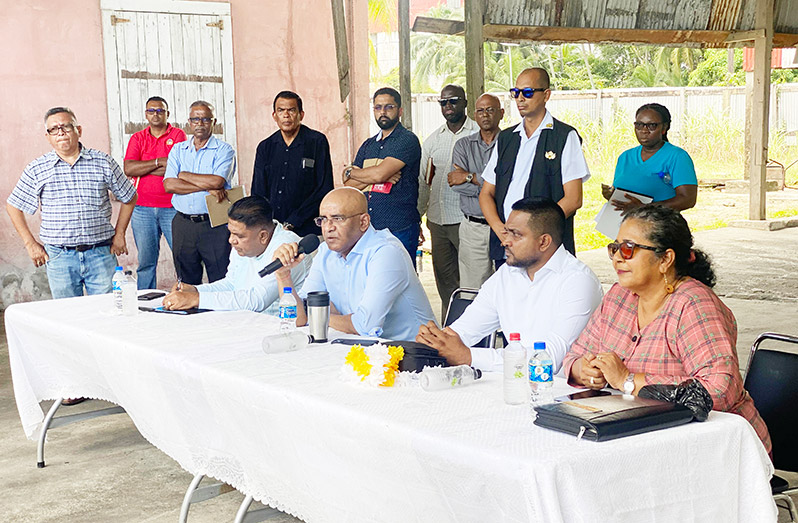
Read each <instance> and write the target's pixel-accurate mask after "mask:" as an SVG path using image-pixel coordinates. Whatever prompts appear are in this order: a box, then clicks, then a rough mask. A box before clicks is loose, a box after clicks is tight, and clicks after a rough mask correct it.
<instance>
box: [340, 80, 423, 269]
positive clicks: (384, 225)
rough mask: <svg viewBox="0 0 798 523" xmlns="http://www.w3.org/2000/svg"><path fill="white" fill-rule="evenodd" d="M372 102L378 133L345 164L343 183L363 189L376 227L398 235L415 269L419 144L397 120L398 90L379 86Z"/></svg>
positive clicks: (400, 111)
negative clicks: (353, 158)
mask: <svg viewBox="0 0 798 523" xmlns="http://www.w3.org/2000/svg"><path fill="white" fill-rule="evenodd" d="M372 102H373V104H374V105H373V108H374V119H375V120H376V121H377V126H378V127H379V128H380V132H378V133H377V134H376V135H375V136H372V137H371V138H369V139H368V140H366V141H365V142H363V145H361V146H360V149H358V151H357V155H356V156H355V161H354V162H352V165H349V166H347V167H345V168H344V171H343V183H344V185H346V186H348V187H354V188H355V189H358V190H360V191H363V194H365V195H366V200H367V201H368V212H369V216H371V223H372V224H373V225H374V228H375V229H378V230H379V229H388V230H389V231H390V232H391V234H393V235H394V236H396V237H397V238H398V239H399V241H400V242H402V245H403V246H404V248H405V250H406V251H407V253H408V255H409V256H410V260H411V261H412V264H413V266H414V267H415V265H416V249H418V237H419V232H420V230H421V217H420V216H419V214H418V207H417V206H418V165H419V160H420V158H421V144H419V142H418V138H417V137H416V135H415V134H413V133H412V132H411V131H410V130H408V129H406V128H405V127H404V126H403V125H402V123H401V122H400V121H399V118H401V116H402V97H401V96H400V95H399V93H398V92H397V91H396V89H393V88H391V87H383V88H381V89H377V91H375V92H374V98H373V99H372Z"/></svg>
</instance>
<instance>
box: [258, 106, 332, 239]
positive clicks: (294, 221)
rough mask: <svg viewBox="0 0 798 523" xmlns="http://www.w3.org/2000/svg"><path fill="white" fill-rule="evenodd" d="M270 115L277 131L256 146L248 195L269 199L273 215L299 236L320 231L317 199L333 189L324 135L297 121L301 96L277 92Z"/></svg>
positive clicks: (328, 148)
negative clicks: (249, 193)
mask: <svg viewBox="0 0 798 523" xmlns="http://www.w3.org/2000/svg"><path fill="white" fill-rule="evenodd" d="M272 108H273V111H274V112H273V113H272V118H274V121H275V122H277V126H278V127H279V129H278V130H277V131H275V133H274V134H272V135H271V136H269V137H268V138H266V139H265V140H263V141H262V142H261V143H260V144H258V149H257V152H256V153H255V169H254V171H253V173H252V194H253V195H256V196H263V197H265V198H266V199H268V200H269V201H270V202H271V204H272V206H273V208H274V218H275V219H276V220H277V221H279V222H280V223H281V224H282V225H283V227H284V228H285V229H287V230H289V231H294V232H295V233H296V234H298V235H299V236H305V235H307V234H321V229H319V228H318V227H316V224H315V223H313V219H314V218H315V217H316V216H318V215H319V204H320V203H321V200H322V198H324V196H325V195H326V194H327V193H328V192H330V191H331V190H332V189H333V177H332V161H331V160H330V144H329V143H328V142H327V137H326V136H324V135H323V134H322V133H320V132H318V131H314V130H313V129H311V128H309V127H306V126H304V125H302V119H303V118H304V117H305V112H304V111H303V110H302V98H300V97H299V95H298V94H296V93H294V92H292V91H281V92H279V93H277V96H276V97H275V98H274V102H273V103H272Z"/></svg>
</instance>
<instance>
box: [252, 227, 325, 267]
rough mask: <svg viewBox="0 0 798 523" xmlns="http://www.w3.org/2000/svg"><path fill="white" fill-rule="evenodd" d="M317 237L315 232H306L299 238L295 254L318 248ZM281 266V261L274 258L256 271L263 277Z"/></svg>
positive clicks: (309, 251)
mask: <svg viewBox="0 0 798 523" xmlns="http://www.w3.org/2000/svg"><path fill="white" fill-rule="evenodd" d="M319 243H320V242H319V237H318V236H316V235H315V234H308V235H307V236H305V237H304V238H302V239H301V240H299V246H298V247H299V248H298V249H297V254H296V255H297V256H299V255H300V254H310V253H311V252H313V251H315V250H316V249H318V248H319ZM282 266H283V262H281V261H280V260H274V261H273V262H271V263H270V264H269V265H267V266H266V267H264V268H262V269H261V270H259V271H258V275H259V276H260V277H261V278H263V277H264V276H266V275H268V274H271V273H273V272H274V271H276V270H277V269H279V268H280V267H282Z"/></svg>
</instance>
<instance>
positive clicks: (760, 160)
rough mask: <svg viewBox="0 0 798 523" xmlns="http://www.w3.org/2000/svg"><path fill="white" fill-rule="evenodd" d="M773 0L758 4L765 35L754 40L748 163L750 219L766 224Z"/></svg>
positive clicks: (760, 0) (757, 20)
mask: <svg viewBox="0 0 798 523" xmlns="http://www.w3.org/2000/svg"><path fill="white" fill-rule="evenodd" d="M773 4H774V0H757V2H756V18H755V26H756V29H757V30H761V29H763V30H764V35H761V34H760V35H757V37H756V38H755V39H754V77H753V80H754V81H753V93H752V94H753V99H752V105H751V132H750V135H751V156H750V161H749V163H748V172H749V176H748V181H749V184H750V185H749V203H748V218H749V219H751V220H764V219H765V218H767V212H766V208H765V201H766V200H765V196H766V187H765V179H766V176H767V169H766V165H767V160H768V127H769V123H770V122H769V120H770V118H769V114H770V111H769V109H770V55H771V52H772V49H773Z"/></svg>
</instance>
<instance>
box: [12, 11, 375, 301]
mask: <svg viewBox="0 0 798 523" xmlns="http://www.w3.org/2000/svg"><path fill="white" fill-rule="evenodd" d="M5 4H6V5H5V10H4V12H3V19H2V20H3V21H2V22H0V35H2V36H0V38H2V40H0V42H1V43H2V44H3V46H2V48H3V49H4V60H3V66H2V74H0V93H2V95H3V100H4V110H3V118H2V119H0V133H2V135H3V136H4V137H5V138H6V139H5V140H4V142H3V144H2V145H0V165H2V166H3V169H2V171H0V201H1V202H2V203H3V204H5V201H6V199H7V198H8V195H9V194H10V193H11V191H12V189H13V187H14V185H15V184H16V182H17V180H18V179H19V175H20V174H21V172H22V170H23V169H24V168H25V165H27V164H28V163H29V162H30V161H32V160H33V159H34V158H36V157H37V156H39V155H41V154H43V153H45V152H47V151H48V150H49V144H48V143H47V140H46V138H45V136H44V126H43V120H42V117H43V115H44V112H45V111H46V110H47V109H48V108H50V107H52V106H56V105H67V106H69V107H71V108H72V109H73V110H74V111H75V112H76V114H77V116H78V119H79V121H80V124H81V125H82V126H83V139H82V142H83V143H84V144H85V145H86V146H88V147H93V148H96V149H100V150H103V151H109V150H110V145H109V133H108V116H107V114H108V113H107V107H106V103H107V102H106V87H105V64H104V61H103V60H104V58H103V43H102V27H101V15H100V2H99V0H94V1H90V2H89V1H86V0H62V1H60V2H52V1H51V0H24V1H20V2H6V3H5ZM230 4H231V11H232V13H231V14H232V26H233V55H234V67H235V82H236V85H235V93H236V124H237V140H238V160H239V164H238V165H239V173H240V174H239V177H240V180H241V181H242V182H244V183H246V184H247V185H249V184H250V182H251V178H252V165H253V162H254V155H255V148H256V147H257V144H258V143H259V142H260V140H262V139H263V138H265V137H266V136H268V135H269V134H271V133H272V132H274V131H275V130H276V129H277V128H276V125H275V124H274V122H273V120H272V118H271V103H272V99H273V97H274V95H275V94H276V93H277V92H279V91H281V90H283V89H292V90H295V91H297V92H298V93H299V94H300V95H301V96H302V98H303V101H304V105H305V123H306V124H307V125H309V126H310V127H313V128H315V129H317V130H319V131H321V132H324V133H325V134H327V137H328V139H329V141H330V147H331V152H332V158H333V167H334V169H335V172H336V173H338V172H340V170H341V168H342V167H343V166H344V165H345V164H347V163H348V162H349V161H351V158H352V157H353V156H354V151H355V150H356V149H354V150H353V147H354V148H356V147H357V144H359V143H360V142H361V141H362V140H363V138H364V137H365V135H366V134H367V133H368V116H369V115H367V114H364V113H362V109H361V110H360V111H354V112H355V114H354V118H353V121H354V125H355V129H354V130H351V129H350V128H349V126H348V123H347V119H346V114H347V104H342V103H340V101H339V100H340V98H339V96H338V74H337V68H336V59H335V44H334V39H333V32H332V12H331V7H330V2H329V0H312V1H311V0H308V1H303V2H296V1H285V0H268V1H261V2H252V1H247V0H231V1H230ZM347 8H348V9H349V10H350V13H354V16H352V18H351V23H350V27H349V30H350V32H352V31H356V34H355V35H354V38H352V37H351V35H350V45H352V42H354V45H352V48H351V50H350V54H351V55H352V56H353V58H352V60H353V71H352V73H353V75H354V76H353V84H354V85H353V90H352V92H353V95H354V94H356V95H357V96H359V97H362V96H366V97H367V96H368V93H367V92H366V89H367V88H368V55H367V41H366V38H367V37H368V31H367V28H366V22H365V8H366V0H348V2H347ZM359 103H360V105H362V100H361V101H360V102H359ZM354 105H357V104H356V103H354V102H353V106H354ZM353 144H354V145H353ZM4 207H5V206H4V205H3V209H2V211H0V284H2V289H1V290H0V308H4V307H6V306H8V305H10V304H11V303H15V302H19V301H29V300H31V299H41V298H48V297H49V295H50V293H49V288H48V286H47V279H46V275H45V271H44V268H39V269H34V267H33V264H32V263H31V261H30V259H29V258H28V256H27V253H26V251H25V249H24V247H23V245H22V242H21V241H20V239H19V237H18V236H17V235H16V233H15V231H14V229H13V226H12V225H11V222H10V220H9V219H8V215H7V214H6V212H5V208H4ZM28 223H29V224H30V226H31V229H32V230H33V231H34V233H37V232H38V227H39V220H38V215H37V216H34V217H33V218H29V222H28ZM128 245H129V246H130V247H132V248H133V252H131V255H130V256H126V257H122V258H121V259H120V262H122V263H123V264H125V265H127V266H135V263H136V261H135V252H134V251H135V248H134V244H133V238H132V235H131V234H130V231H128ZM168 259H169V254H168V252H167V253H162V257H161V260H162V261H164V260H166V262H167V265H168ZM164 269H165V271H164V272H169V268H168V267H165V268H164ZM159 273H162V271H160V270H159ZM162 282H163V279H162Z"/></svg>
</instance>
